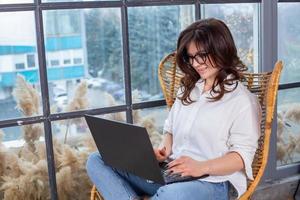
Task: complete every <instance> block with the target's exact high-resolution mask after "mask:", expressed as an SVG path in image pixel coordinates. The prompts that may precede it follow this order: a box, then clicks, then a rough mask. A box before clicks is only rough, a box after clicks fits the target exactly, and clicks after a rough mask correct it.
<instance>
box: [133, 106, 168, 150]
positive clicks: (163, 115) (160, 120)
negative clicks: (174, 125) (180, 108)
mask: <svg viewBox="0 0 300 200" xmlns="http://www.w3.org/2000/svg"><path fill="white" fill-rule="evenodd" d="M167 115H168V110H167V107H165V106H163V107H156V108H147V109H142V110H133V122H134V123H135V124H138V125H140V126H143V127H145V128H146V129H147V132H148V134H149V137H150V140H151V143H152V145H153V147H158V145H159V144H160V143H161V140H162V133H163V126H164V122H165V120H166V119H167Z"/></svg>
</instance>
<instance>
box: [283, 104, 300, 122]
mask: <svg viewBox="0 0 300 200" xmlns="http://www.w3.org/2000/svg"><path fill="white" fill-rule="evenodd" d="M284 117H285V118H286V119H289V120H292V121H294V122H298V123H300V104H299V103H297V104H296V103H295V104H291V105H289V107H288V110H287V111H286V112H285V115H284Z"/></svg>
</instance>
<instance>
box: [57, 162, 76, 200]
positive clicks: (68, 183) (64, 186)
mask: <svg viewBox="0 0 300 200" xmlns="http://www.w3.org/2000/svg"><path fill="white" fill-rule="evenodd" d="M56 180H57V192H58V197H59V199H62V200H68V199H71V198H70V194H72V192H73V190H74V181H73V178H72V171H71V168H70V167H63V168H61V169H60V170H59V172H57V173H56Z"/></svg>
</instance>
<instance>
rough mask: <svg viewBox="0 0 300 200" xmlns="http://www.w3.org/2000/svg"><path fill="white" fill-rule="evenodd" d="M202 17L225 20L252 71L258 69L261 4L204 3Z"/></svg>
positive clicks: (242, 57)
mask: <svg viewBox="0 0 300 200" xmlns="http://www.w3.org/2000/svg"><path fill="white" fill-rule="evenodd" d="M201 9H202V11H201V14H202V17H203V18H209V17H214V18H218V19H221V20H223V21H224V22H225V23H226V24H227V26H228V27H229V29H230V31H231V33H232V35H233V38H234V40H235V44H236V46H237V49H238V54H239V56H240V58H241V60H242V61H243V62H244V63H245V64H246V65H247V67H248V70H249V71H251V72H253V71H254V72H257V71H258V55H259V54H258V45H259V39H258V38H259V37H258V33H259V4H258V3H243V4H238V3H235V4H207V5H205V4H202V7H201Z"/></svg>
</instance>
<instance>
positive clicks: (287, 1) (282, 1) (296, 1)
mask: <svg viewBox="0 0 300 200" xmlns="http://www.w3.org/2000/svg"><path fill="white" fill-rule="evenodd" d="M278 2H279V3H298V2H299V3H300V0H278Z"/></svg>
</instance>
